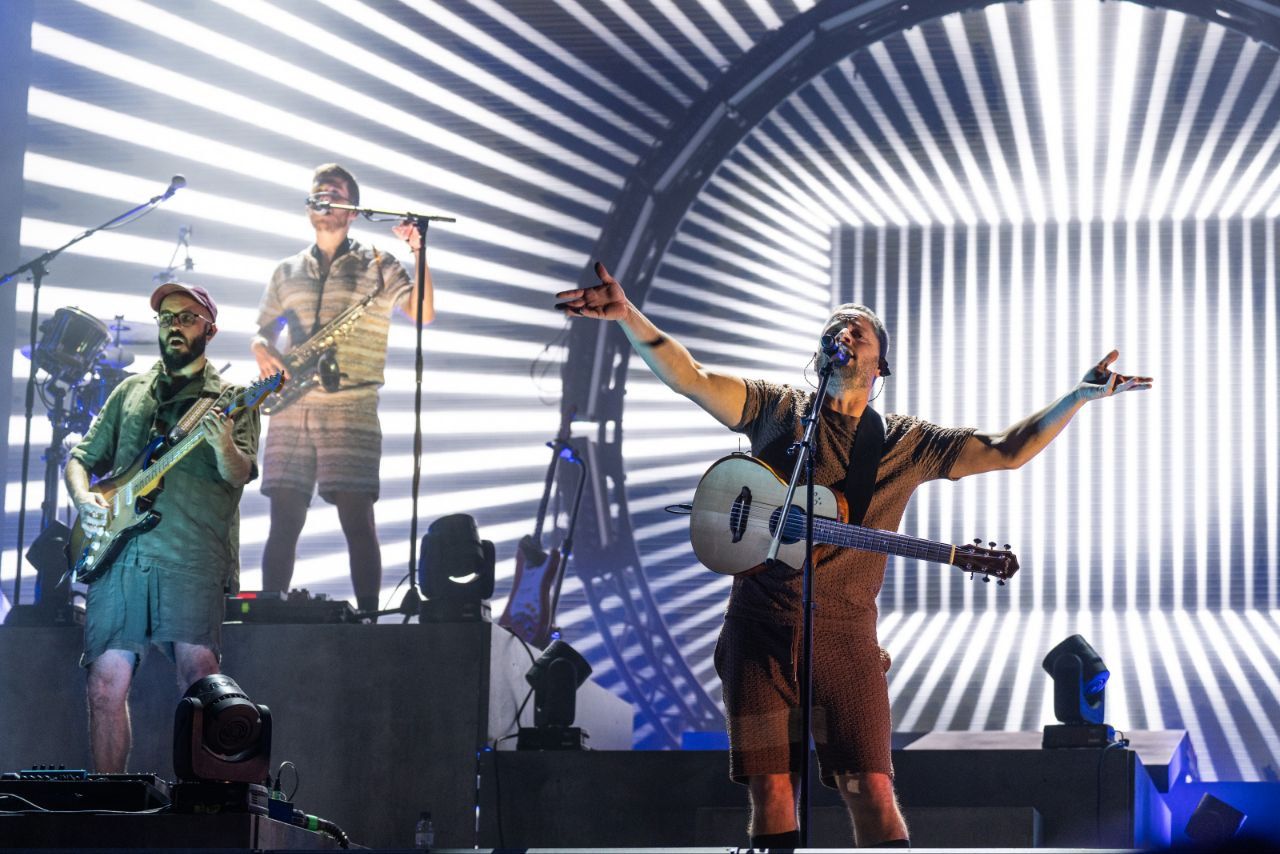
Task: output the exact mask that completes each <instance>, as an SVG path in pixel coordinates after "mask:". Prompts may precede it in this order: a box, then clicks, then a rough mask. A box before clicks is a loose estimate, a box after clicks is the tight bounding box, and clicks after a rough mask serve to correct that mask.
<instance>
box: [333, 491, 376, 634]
mask: <svg viewBox="0 0 1280 854" xmlns="http://www.w3.org/2000/svg"><path fill="white" fill-rule="evenodd" d="M333 503H334V505H335V506H336V507H337V508H338V521H340V522H341V523H342V533H343V534H345V535H346V538H347V555H348V557H349V559H350V562H351V585H352V587H354V588H355V591H356V604H357V606H358V607H359V608H360V610H362V611H363V610H376V609H377V607H378V593H379V592H380V591H381V590H382V549H381V548H379V547H378V529H377V527H376V526H375V524H374V521H373V498H372V497H371V496H368V495H358V494H353V493H346V492H343V493H338V494H336V495H334V496H333Z"/></svg>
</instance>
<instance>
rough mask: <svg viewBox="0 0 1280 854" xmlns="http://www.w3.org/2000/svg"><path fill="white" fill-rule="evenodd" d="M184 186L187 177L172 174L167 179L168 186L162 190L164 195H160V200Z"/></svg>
mask: <svg viewBox="0 0 1280 854" xmlns="http://www.w3.org/2000/svg"><path fill="white" fill-rule="evenodd" d="M185 186H187V179H186V178H184V177H183V176H181V175H174V176H173V177H172V178H170V179H169V188H168V189H167V190H165V191H164V195H163V196H161V197H160V200H161V201H164V200H165V199H167V198H169V197H170V196H172V195H173V194H174V193H176V192H178V191H179V190H181V189H182V188H183V187H185Z"/></svg>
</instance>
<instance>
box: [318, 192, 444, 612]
mask: <svg viewBox="0 0 1280 854" xmlns="http://www.w3.org/2000/svg"><path fill="white" fill-rule="evenodd" d="M314 207H315V209H316V210H320V211H324V210H329V209H332V210H339V211H355V212H356V213H358V214H360V215H361V216H362V217H364V218H365V219H367V220H370V221H371V222H379V221H384V220H386V221H389V220H393V219H394V220H399V221H401V222H404V221H408V222H412V223H413V225H414V227H415V228H417V230H418V249H417V251H416V252H415V253H414V257H415V263H416V264H417V265H418V269H417V276H416V278H417V283H416V286H415V287H416V289H417V294H418V295H417V309H418V310H417V312H416V315H417V316H416V317H415V318H414V324H415V325H416V326H417V332H418V341H417V345H416V347H415V349H414V374H413V376H414V390H413V488H412V492H413V495H412V496H411V504H410V511H409V512H410V516H409V589H408V590H407V591H406V592H405V595H404V600H403V601H402V602H401V603H400V607H399V608H395V609H393V610H391V611H390V612H388V613H400V614H404V621H405V622H406V623H407V622H409V619H410V618H411V617H414V616H417V614H418V613H419V612H420V611H421V609H422V591H421V590H419V589H418V487H419V485H420V484H421V482H422V364H423V360H422V297H423V295H424V294H425V293H426V290H427V226H428V225H430V224H431V223H433V222H457V220H456V219H455V218H453V217H451V216H437V215H434V214H423V213H416V212H414V211H384V210H377V209H376V208H362V207H357V206H356V205H342V204H338V203H336V202H319V203H317V204H316V205H315V206H314ZM375 217H378V218H379V219H375ZM379 613H383V612H379ZM375 619H376V617H375Z"/></svg>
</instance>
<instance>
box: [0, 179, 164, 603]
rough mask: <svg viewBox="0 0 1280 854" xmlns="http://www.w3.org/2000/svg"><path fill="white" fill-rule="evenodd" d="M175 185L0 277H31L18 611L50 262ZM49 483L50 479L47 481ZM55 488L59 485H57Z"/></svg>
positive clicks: (47, 499)
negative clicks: (44, 289) (44, 288)
mask: <svg viewBox="0 0 1280 854" xmlns="http://www.w3.org/2000/svg"><path fill="white" fill-rule="evenodd" d="M185 184H186V182H185V181H183V183H182V184H177V183H176V182H170V184H169V188H168V189H167V190H165V191H164V192H163V193H161V194H160V195H158V196H152V197H151V198H149V199H147V200H146V201H145V202H143V203H142V204H140V205H138V206H137V207H133V208H130V209H129V210H127V211H125V212H124V213H122V214H120V215H119V216H117V217H113V218H112V219H109V220H107V221H106V222H104V223H103V224H102V225H99V226H95V227H94V228H90V229H88V230H87V231H82V232H80V233H79V234H77V235H76V236H75V237H73V238H71V239H70V240H68V241H67V242H66V243H64V244H62V245H61V246H59V247H58V248H57V249H50V250H49V251H48V252H45V253H43V254H41V255H39V256H37V257H36V258H33V259H31V260H30V261H28V262H27V263H25V264H23V265H22V266H21V267H18V268H16V269H13V270H10V271H9V272H8V273H5V274H4V275H3V276H0V287H3V286H4V285H5V284H7V283H8V282H9V281H10V280H12V279H15V278H17V277H18V276H21V275H22V274H23V273H30V274H31V285H32V291H31V370H30V372H29V373H28V374H27V397H26V412H25V415H24V417H25V419H26V425H25V427H24V429H23V435H22V486H21V488H20V491H19V493H18V547H17V552H18V554H17V567H16V568H15V569H14V575H13V604H14V606H15V607H16V606H17V605H19V604H21V602H22V547H23V545H25V542H24V540H25V537H26V526H27V478H28V476H29V475H30V472H31V459H30V457H31V419H32V417H33V414H34V410H35V400H36V334H37V332H38V331H39V328H40V285H41V283H42V282H43V281H44V277H45V276H47V275H48V274H49V262H51V261H53V259H54V258H57V257H58V256H59V255H61V254H62V253H63V252H65V251H66V250H67V249H70V248H71V247H72V246H75V245H76V244H77V243H79V242H80V241H81V240H84V239H85V238H87V237H91V236H92V235H94V234H97V233H98V232H99V231H102V230H104V229H107V228H111V227H112V226H113V225H117V224H120V223H123V222H125V221H127V220H128V219H129V218H131V217H133V216H134V215H135V214H141V213H142V212H143V211H145V210H147V209H149V208H153V207H155V206H156V205H158V204H160V203H161V202H163V201H165V200H166V199H168V198H169V197H170V196H172V195H173V194H174V193H176V192H177V191H178V190H179V189H180V188H181V187H182V186H184V185H185ZM46 480H47V479H46ZM55 486H56V483H55ZM44 505H45V506H44V507H42V518H41V530H44V528H45V527H46V526H47V525H48V521H49V519H51V518H52V514H51V513H49V512H48V511H47V507H49V506H53V503H52V502H51V497H50V496H48V495H46V496H45V499H44Z"/></svg>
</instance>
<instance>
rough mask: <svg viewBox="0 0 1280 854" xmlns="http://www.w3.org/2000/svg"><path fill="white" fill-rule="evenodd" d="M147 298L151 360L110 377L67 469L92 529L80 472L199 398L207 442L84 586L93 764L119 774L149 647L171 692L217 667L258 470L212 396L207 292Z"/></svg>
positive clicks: (112, 461)
mask: <svg viewBox="0 0 1280 854" xmlns="http://www.w3.org/2000/svg"><path fill="white" fill-rule="evenodd" d="M151 307H152V309H154V310H155V311H156V312H157V316H156V322H157V324H158V325H159V343H160V362H158V363H157V364H156V365H155V366H154V367H153V368H152V369H151V370H149V371H147V372H146V373H143V374H138V375H136V376H132V377H129V378H128V379H126V380H125V381H124V382H122V383H120V385H119V386H117V387H116V389H115V391H113V392H112V393H111V397H109V398H108V399H107V402H106V405H105V406H104V407H103V409H102V412H101V413H99V414H98V417H97V418H95V419H94V421H93V424H92V426H90V428H89V432H88V433H86V434H85V437H84V440H83V441H81V442H80V444H78V445H76V447H75V448H74V449H73V450H72V451H71V457H70V459H69V460H68V461H67V470H66V483H67V492H68V493H69V494H70V496H71V498H72V500H73V501H74V502H75V504H76V508H77V511H78V513H79V525H80V527H81V528H83V530H84V531H85V532H86V533H88V534H90V535H93V534H96V533H98V532H99V531H101V530H102V528H103V526H104V524H105V523H106V521H107V503H106V501H104V500H103V498H102V496H101V495H99V494H98V493H97V492H94V491H91V489H90V484H89V478H90V475H95V476H99V477H101V476H103V475H105V474H106V473H107V472H109V471H113V470H119V469H123V468H126V467H128V466H129V464H130V463H131V462H133V461H134V459H135V457H137V456H138V454H139V453H140V452H141V451H142V450H143V449H144V448H145V447H146V446H147V444H148V442H149V441H150V440H151V438H152V437H153V436H155V435H165V434H168V433H169V432H170V431H171V430H173V429H174V428H175V427H179V428H180V429H182V428H187V427H188V425H187V424H186V423H185V422H187V421H189V420H191V418H194V417H195V416H196V415H197V414H198V411H193V409H194V408H195V407H197V406H199V407H201V408H202V409H203V408H205V407H208V412H207V413H206V414H205V415H204V416H203V417H202V418H200V420H199V421H197V422H196V423H195V424H191V425H189V429H187V432H188V433H189V432H191V431H192V430H201V431H203V432H204V434H205V435H204V439H205V441H204V442H203V443H202V444H201V445H200V446H199V447H198V448H197V449H196V450H194V451H192V452H191V453H190V454H188V455H187V456H186V457H184V458H183V459H182V460H181V461H180V462H179V463H177V464H176V465H175V466H174V467H173V468H171V469H170V470H169V471H168V473H167V474H166V475H165V482H164V489H163V490H161V491H160V492H159V494H158V496H156V498H155V502H154V504H153V505H152V509H153V510H155V511H156V512H157V513H159V514H160V515H161V517H162V518H161V521H160V523H159V524H158V525H157V526H156V527H155V528H153V529H151V530H149V531H146V532H144V533H140V534H138V535H136V536H134V537H132V538H131V539H130V540H129V541H128V542H127V543H126V545H125V546H124V548H123V550H122V551H121V552H120V554H119V555H118V556H117V557H116V558H115V560H114V561H113V562H112V563H111V565H110V566H109V568H107V570H106V572H105V574H104V575H103V576H102V577H100V578H99V579H98V580H97V581H95V582H94V583H93V584H91V585H90V587H89V594H88V603H87V606H86V607H87V610H86V613H85V631H84V655H83V656H82V657H81V659H80V664H81V666H82V667H85V668H87V669H88V695H89V741H90V745H91V747H92V751H93V767H94V768H95V769H96V770H97V771H99V772H104V773H118V772H123V771H124V770H125V765H126V763H127V762H128V757H129V748H130V745H131V741H132V733H131V730H130V727H129V708H128V696H129V686H130V684H131V683H132V680H133V674H134V672H135V670H136V669H137V666H138V664H139V663H140V661H141V659H142V656H143V655H144V654H145V653H146V651H147V649H148V648H149V647H150V646H151V645H153V644H154V645H156V646H158V647H160V649H161V650H162V651H163V652H164V653H165V655H166V656H168V657H169V658H170V659H171V660H172V661H174V663H175V664H176V665H177V673H178V688H179V691H182V690H185V689H186V688H187V686H188V685H190V684H191V683H193V682H195V681H196V680H198V679H202V678H204V677H205V676H209V675H212V674H215V673H218V672H219V659H220V648H219V644H220V636H221V628H222V616H223V613H224V610H225V604H224V603H225V598H224V597H225V594H226V591H227V590H235V589H237V588H238V584H239V574H240V563H239V544H240V535H239V524H240V509H239V508H240V495H241V493H242V492H243V491H244V485H245V484H246V483H248V482H249V481H250V480H252V479H253V478H254V477H256V476H257V464H256V458H257V451H258V430H259V418H258V414H257V411H256V410H250V411H248V412H245V413H242V414H241V415H240V416H238V417H236V418H234V419H231V418H228V417H226V416H225V415H221V414H219V412H218V409H217V408H215V407H213V406H211V404H212V403H213V401H215V400H219V399H221V400H223V401H225V400H226V399H227V398H228V397H230V396H231V395H232V394H234V393H236V392H238V391H239V389H238V388H236V387H233V386H231V385H230V384H228V383H226V382H224V381H223V380H222V378H221V377H219V376H218V372H217V371H216V370H214V368H213V366H212V365H211V364H209V362H208V360H207V359H206V358H205V355H204V353H205V346H206V345H207V344H208V343H209V342H210V341H212V340H213V337H214V336H215V335H216V334H217V332H218V327H217V324H216V321H217V319H218V306H217V305H216V304H215V303H214V301H213V298H212V297H210V296H209V294H208V292H207V291H205V290H204V288H200V287H196V286H192V285H183V284H179V283H177V282H169V283H167V284H164V285H161V286H160V287H159V288H157V289H156V291H155V292H154V293H153V294H152V295H151ZM188 416H189V417H188Z"/></svg>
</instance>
